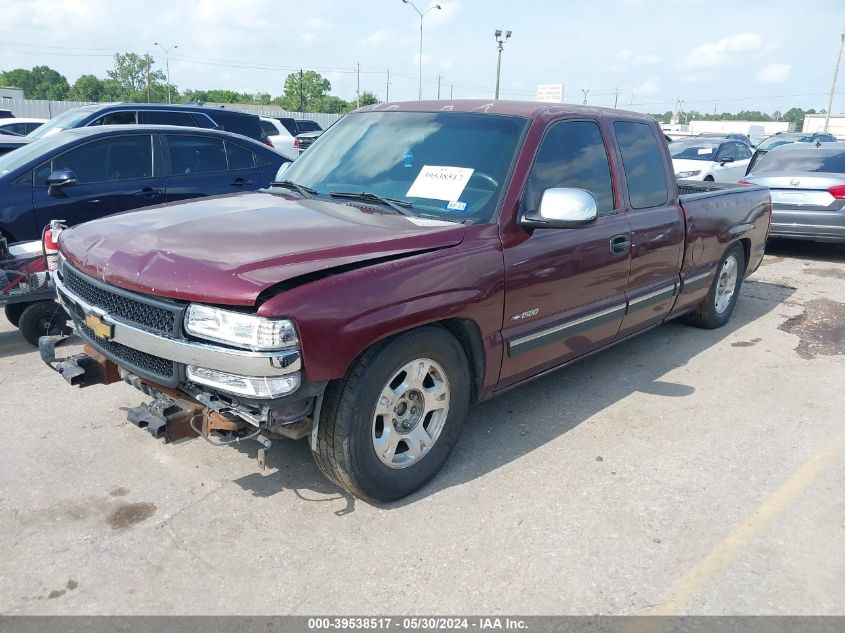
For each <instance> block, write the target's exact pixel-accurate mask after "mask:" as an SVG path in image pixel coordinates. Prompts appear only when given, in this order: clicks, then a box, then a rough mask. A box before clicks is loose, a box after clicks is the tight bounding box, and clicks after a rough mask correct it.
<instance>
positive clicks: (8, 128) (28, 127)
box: [0, 118, 47, 136]
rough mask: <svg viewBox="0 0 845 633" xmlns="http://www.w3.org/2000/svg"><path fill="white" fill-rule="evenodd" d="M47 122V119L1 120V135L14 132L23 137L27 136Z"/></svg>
mask: <svg viewBox="0 0 845 633" xmlns="http://www.w3.org/2000/svg"><path fill="white" fill-rule="evenodd" d="M46 122H47V119H24V118H20V119H18V118H15V119H0V133H3V132H13V133H15V134H20V135H21V136H26V135H27V134H29V133H30V132H32V131H33V130H34V129H35V128H38V127H41V126H42V125H43V124H44V123H46Z"/></svg>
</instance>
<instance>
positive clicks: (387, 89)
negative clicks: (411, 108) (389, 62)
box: [384, 68, 390, 101]
mask: <svg viewBox="0 0 845 633" xmlns="http://www.w3.org/2000/svg"><path fill="white" fill-rule="evenodd" d="M384 100H385V101H390V69H389V68H388V69H387V86H386V87H385V90H384Z"/></svg>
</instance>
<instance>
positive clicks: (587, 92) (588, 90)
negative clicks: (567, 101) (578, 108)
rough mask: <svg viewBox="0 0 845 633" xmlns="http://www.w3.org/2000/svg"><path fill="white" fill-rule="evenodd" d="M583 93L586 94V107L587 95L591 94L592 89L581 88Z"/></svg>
mask: <svg viewBox="0 0 845 633" xmlns="http://www.w3.org/2000/svg"><path fill="white" fill-rule="evenodd" d="M581 92H583V93H584V105H587V95H588V94H590V89H589V88H587V89H586V90H585V89H584V88H581Z"/></svg>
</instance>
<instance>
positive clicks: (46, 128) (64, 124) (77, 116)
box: [27, 108, 91, 138]
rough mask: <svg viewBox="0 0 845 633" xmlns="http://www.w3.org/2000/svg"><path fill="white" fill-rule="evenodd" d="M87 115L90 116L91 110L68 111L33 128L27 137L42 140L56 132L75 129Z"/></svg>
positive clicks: (77, 109) (76, 109)
mask: <svg viewBox="0 0 845 633" xmlns="http://www.w3.org/2000/svg"><path fill="white" fill-rule="evenodd" d="M89 114H91V110H88V109H81V108H74V109H73V110H68V111H67V112H65V113H63V114H60V115H59V116H57V117H55V118H52V119H50V120H49V121H47V122H46V123H44V124H43V125H40V126H39V127H37V128H35V129H34V130H32V132H30V133H29V134H28V135H27V136H32V137H34V138H44V137H46V136H51V135H53V134H55V133H56V132H61V131H62V130H69V129H71V128H74V127H76V124H77V123H79V122H80V121H81V120H82V119H84V118H85V117H87V116H88V115H89Z"/></svg>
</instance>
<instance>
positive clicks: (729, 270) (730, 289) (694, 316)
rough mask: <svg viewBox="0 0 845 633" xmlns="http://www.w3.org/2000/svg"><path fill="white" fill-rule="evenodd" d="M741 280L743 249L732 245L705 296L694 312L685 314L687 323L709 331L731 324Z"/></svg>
mask: <svg viewBox="0 0 845 633" xmlns="http://www.w3.org/2000/svg"><path fill="white" fill-rule="evenodd" d="M744 276H745V249H744V248H743V247H742V244H740V243H738V242H735V243H734V244H731V245H730V246H729V247H728V249H727V250H726V251H725V253H724V254H723V255H722V259H720V260H719V265H718V266H717V267H716V275H715V276H714V278H713V283H712V284H711V285H710V290H709V291H708V292H707V296H705V297H704V299H703V300H702V301H701V303H700V304H698V307H697V308H696V309H695V310H693V311H692V312H690V313H689V314H687V316H686V320H687V322H688V323H690V324H691V325H694V326H696V327H701V328H706V329H711V330H712V329H715V328H717V327H722V326H723V325H724V324H725V323H727V322H728V321H730V318H731V315H732V314H733V311H734V307H735V306H736V302H737V299H739V291H740V288H742V279H743V277H744Z"/></svg>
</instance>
